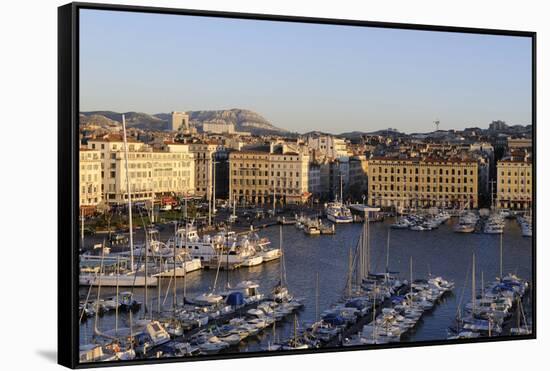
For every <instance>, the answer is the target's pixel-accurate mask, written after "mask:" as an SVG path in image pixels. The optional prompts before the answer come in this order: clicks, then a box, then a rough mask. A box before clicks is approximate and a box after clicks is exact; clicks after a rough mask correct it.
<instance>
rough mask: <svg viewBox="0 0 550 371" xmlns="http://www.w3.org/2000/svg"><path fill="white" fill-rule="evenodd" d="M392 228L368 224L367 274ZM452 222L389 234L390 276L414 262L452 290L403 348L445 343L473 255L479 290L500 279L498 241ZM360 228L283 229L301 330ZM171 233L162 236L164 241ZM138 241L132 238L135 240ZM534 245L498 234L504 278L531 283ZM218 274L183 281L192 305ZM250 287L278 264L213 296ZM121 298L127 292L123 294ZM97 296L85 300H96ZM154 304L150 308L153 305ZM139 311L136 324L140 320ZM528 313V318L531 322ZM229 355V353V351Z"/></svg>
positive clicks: (236, 273)
mask: <svg viewBox="0 0 550 371" xmlns="http://www.w3.org/2000/svg"><path fill="white" fill-rule="evenodd" d="M392 222H393V220H391V221H390V220H386V221H384V222H378V223H371V224H370V248H371V271H372V272H383V271H384V270H385V265H386V256H387V236H388V229H389V226H390V224H391V223H392ZM456 222H457V219H455V218H453V219H451V220H449V221H448V222H447V223H445V224H443V225H441V226H440V227H439V228H438V229H435V230H432V231H423V232H422V231H411V230H396V229H392V230H391V234H390V245H389V269H390V270H391V271H397V272H399V275H400V276H401V278H402V279H407V280H408V279H409V276H410V272H409V264H410V258H411V257H412V261H413V279H421V278H427V277H429V275H432V276H442V277H444V278H445V279H447V280H452V281H454V282H455V289H454V290H453V292H452V294H451V295H447V296H445V298H444V299H443V300H442V302H441V303H439V304H438V305H436V306H435V308H434V310H433V311H431V312H428V313H426V314H425V315H424V316H423V317H422V319H421V320H420V322H419V323H418V325H417V326H416V328H415V329H414V330H413V332H412V333H411V334H410V335H407V337H405V338H404V339H403V341H427V340H444V339H446V338H447V329H448V327H449V326H451V325H452V324H453V320H454V318H455V316H456V313H457V308H459V307H463V305H464V304H466V303H467V302H468V301H469V300H470V298H471V271H472V255H473V254H474V253H475V255H476V275H477V277H476V282H477V283H478V286H477V287H478V289H480V288H481V282H482V275H483V279H484V280H485V282H486V283H488V282H491V281H493V280H494V279H495V278H496V277H497V276H498V275H499V269H500V236H499V235H490V234H482V233H454V232H453V228H452V227H453V224H454V223H456ZM361 228H362V225H361V224H342V225H337V227H336V234H334V235H321V236H308V235H306V234H305V233H304V232H303V231H302V230H299V229H297V228H296V227H295V226H293V225H289V226H284V227H283V246H284V252H285V266H286V278H287V282H288V286H289V289H290V291H291V293H292V294H293V295H294V296H296V297H302V298H304V304H305V306H304V307H303V309H301V310H300V311H298V312H297V319H298V323H299V324H300V326H304V324H307V323H312V322H314V321H315V320H316V316H317V315H318V314H319V312H322V311H323V310H325V309H327V308H329V307H330V306H331V305H332V304H333V303H335V302H337V301H338V300H339V298H341V297H342V295H343V293H344V290H345V287H346V283H347V277H348V265H349V264H348V255H349V251H350V249H355V248H356V245H357V243H358V238H359V235H360V233H361ZM169 233H170V232H169V231H164V232H161V237H162V239H163V240H167V239H168V238H169V237H170V235H169ZM258 233H259V235H260V236H261V237H264V236H265V237H268V238H269V239H270V241H271V243H272V245H273V246H275V247H277V246H278V245H279V226H272V227H268V228H265V229H262V230H260V231H259V232H258ZM140 238H142V236H140V235H139V233H136V239H137V240H138V241H139V239H140ZM531 268H532V239H531V238H527V237H522V235H521V230H520V228H519V226H518V225H517V223H516V221H515V220H506V226H505V229H504V234H503V272H504V274H506V273H515V274H517V275H518V276H519V277H521V278H522V279H525V280H527V281H528V282H531V281H532V277H531ZM317 275H318V276H319V287H318V292H319V299H318V306H317V301H316V292H317V283H316V282H317ZM215 279H216V270H214V269H212V270H199V271H195V272H191V273H189V274H188V275H187V278H186V295H187V296H188V297H194V296H197V295H199V294H202V293H205V292H209V291H212V290H213V285H214V281H215ZM245 280H252V281H256V282H258V283H259V284H260V291H261V292H262V293H264V294H266V295H267V294H269V293H270V291H271V289H272V288H273V287H274V286H275V285H276V284H277V283H278V282H279V261H278V260H275V261H272V262H269V263H265V264H262V265H259V266H256V267H250V268H240V269H236V270H228V271H223V270H222V271H220V272H219V275H218V280H217V287H216V289H217V290H218V291H223V290H224V289H225V288H226V287H227V285H229V286H232V287H234V286H235V285H237V284H238V283H239V282H241V281H245ZM168 282H169V279H165V280H163V281H162V283H161V294H160V297H161V303H163V304H164V305H163V308H164V309H165V310H168V309H169V308H171V307H172V291H171V289H170V292H169V293H168V294H167V293H166V288H167V286H168ZM88 289H89V288H88V287H81V288H80V297H81V298H85V297H86V294H87V293H88ZM122 290H126V288H124V289H121V291H122ZM114 292H115V289H114V288H102V289H101V297H108V296H109V295H114ZM134 293H135V296H136V299H137V300H139V301H143V300H144V289H143V288H136V289H134ZM95 295H97V291H96V289H93V290H92V291H91V295H90V299H95ZM148 296H149V303H150V304H149V307H152V308H153V310H156V308H157V296H158V292H157V288H149V291H148ZM177 297H178V299H177V300H178V301H179V302H181V300H182V298H183V278H179V279H178V282H177ZM151 303H152V304H151ZM143 308H144V306H143V305H142V307H141V309H140V312H137V313H134V315H133V318H134V319H139V318H142V317H143V316H144V313H143ZM529 311H530V309H529V308H526V315H527V317H528V318H530V313H529ZM128 325H129V319H128V314H127V313H120V315H119V326H120V327H126V326H128ZM93 326H94V318H90V319H88V320H86V321H83V323H82V324H81V325H80V343H81V344H85V343H89V342H91V341H92V340H93V339H92V338H93ZM114 327H115V315H114V311H113V312H111V313H106V314H105V315H103V316H102V317H99V320H98V328H99V329H101V330H109V329H113V328H114ZM293 330H294V318H293V316H288V317H287V318H286V319H285V320H283V321H282V322H278V323H277V325H276V327H275V341H276V340H279V339H286V338H288V337H290V336H291V335H292V333H293ZM273 336H274V334H273V331H272V330H271V329H269V330H268V329H266V330H265V331H264V333H263V334H261V335H259V336H257V337H252V338H251V339H247V340H246V341H244V342H243V343H242V344H241V345H239V348H238V350H239V351H259V350H261V347H262V346H265V345H267V344H268V343H270V342H273V341H274V339H273ZM230 351H231V350H230Z"/></svg>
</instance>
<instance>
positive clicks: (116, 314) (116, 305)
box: [115, 255, 120, 336]
mask: <svg viewBox="0 0 550 371" xmlns="http://www.w3.org/2000/svg"><path fill="white" fill-rule="evenodd" d="M119 274H120V256H119V255H117V257H116V299H115V300H116V303H115V336H118V300H119V299H118V275H119Z"/></svg>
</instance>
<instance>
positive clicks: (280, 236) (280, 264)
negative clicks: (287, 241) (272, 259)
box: [279, 225, 284, 286]
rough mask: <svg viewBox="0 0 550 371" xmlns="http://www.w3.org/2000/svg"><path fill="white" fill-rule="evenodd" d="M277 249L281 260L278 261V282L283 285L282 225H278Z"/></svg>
mask: <svg viewBox="0 0 550 371" xmlns="http://www.w3.org/2000/svg"><path fill="white" fill-rule="evenodd" d="M279 250H280V251H281V261H280V262H279V284H280V285H281V286H283V259H284V258H283V226H282V225H279Z"/></svg>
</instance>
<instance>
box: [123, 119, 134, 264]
mask: <svg viewBox="0 0 550 371" xmlns="http://www.w3.org/2000/svg"><path fill="white" fill-rule="evenodd" d="M122 132H123V135H124V163H125V168H126V194H127V195H128V219H129V223H128V224H129V228H130V267H131V268H130V269H131V270H132V271H133V270H134V233H133V225H132V194H131V193H130V173H129V172H128V138H127V137H126V118H125V116H124V115H122Z"/></svg>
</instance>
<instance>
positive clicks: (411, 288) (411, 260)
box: [409, 256, 413, 304]
mask: <svg viewBox="0 0 550 371" xmlns="http://www.w3.org/2000/svg"><path fill="white" fill-rule="evenodd" d="M409 274H410V279H411V282H410V283H409V286H410V289H409V293H410V296H411V304H412V299H413V257H412V256H411V257H410V259H409Z"/></svg>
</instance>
